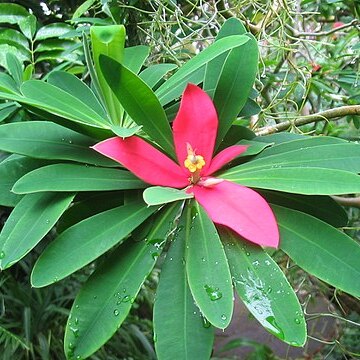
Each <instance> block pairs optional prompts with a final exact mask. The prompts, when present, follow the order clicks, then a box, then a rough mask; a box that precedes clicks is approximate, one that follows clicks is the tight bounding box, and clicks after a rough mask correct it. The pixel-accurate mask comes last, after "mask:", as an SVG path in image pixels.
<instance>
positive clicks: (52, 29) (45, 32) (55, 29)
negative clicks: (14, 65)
mask: <svg viewBox="0 0 360 360" xmlns="http://www.w3.org/2000/svg"><path fill="white" fill-rule="evenodd" d="M71 30H73V27H72V26H70V25H68V24H65V23H63V22H58V23H53V24H49V25H45V26H43V27H42V28H40V29H39V31H38V32H37V33H36V36H35V40H36V41H39V40H44V39H49V38H57V37H59V36H61V35H63V34H66V33H67V32H69V31H71Z"/></svg>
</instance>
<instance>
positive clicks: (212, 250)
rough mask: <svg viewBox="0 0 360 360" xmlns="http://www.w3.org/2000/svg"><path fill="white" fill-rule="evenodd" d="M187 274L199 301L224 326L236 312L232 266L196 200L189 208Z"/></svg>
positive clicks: (207, 315) (214, 321)
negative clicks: (234, 309) (234, 311)
mask: <svg viewBox="0 0 360 360" xmlns="http://www.w3.org/2000/svg"><path fill="white" fill-rule="evenodd" d="M185 216H186V227H185V230H184V231H185V232H186V235H185V241H186V253H185V261H186V273H187V278H188V283H189V287H190V290H191V293H192V295H193V297H194V299H195V302H196V304H197V305H198V307H199V308H200V310H201V312H202V313H203V314H204V316H205V318H206V319H208V320H209V322H210V323H211V324H213V325H214V326H216V327H218V328H221V329H224V328H226V327H227V326H228V325H229V323H230V320H231V317H232V312H233V289H232V282H231V275H230V270H229V265H228V263H227V260H226V256H225V252H224V248H223V246H222V244H221V241H220V238H219V235H218V233H217V231H216V228H215V225H214V224H213V222H212V221H211V220H210V218H209V217H208V215H207V214H206V212H205V210H203V209H202V208H201V207H200V205H199V204H198V203H196V202H192V203H191V205H189V206H188V208H187V209H186V213H185Z"/></svg>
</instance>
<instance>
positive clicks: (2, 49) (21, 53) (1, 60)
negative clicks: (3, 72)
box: [0, 42, 30, 70]
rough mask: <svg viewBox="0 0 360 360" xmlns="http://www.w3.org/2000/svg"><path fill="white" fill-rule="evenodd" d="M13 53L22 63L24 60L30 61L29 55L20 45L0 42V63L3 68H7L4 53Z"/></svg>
mask: <svg viewBox="0 0 360 360" xmlns="http://www.w3.org/2000/svg"><path fill="white" fill-rule="evenodd" d="M9 53H11V54H13V55H14V56H16V57H17V58H18V60H19V61H20V62H21V63H23V62H24V61H30V55H29V52H28V51H27V50H24V49H23V48H22V47H21V46H18V45H16V46H13V45H9V44H1V42H0V65H1V66H3V67H4V68H5V69H7V70H9V69H8V66H7V61H6V55H7V54H9Z"/></svg>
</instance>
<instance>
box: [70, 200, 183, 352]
mask: <svg viewBox="0 0 360 360" xmlns="http://www.w3.org/2000/svg"><path fill="white" fill-rule="evenodd" d="M174 209H175V210H176V211H178V206H177V207H174V206H173V207H168V208H167V209H164V210H163V211H161V212H160V213H159V214H158V220H159V221H158V222H157V223H156V225H155V226H154V227H153V229H152V231H151V234H150V238H156V239H162V240H164V239H166V237H167V235H168V233H169V222H170V223H171V222H172V220H173V216H174ZM159 251H161V248H159V247H158V246H155V245H153V244H152V243H151V242H147V243H146V242H145V241H139V242H133V241H131V240H128V241H127V242H126V243H125V244H123V245H121V246H120V247H118V248H117V249H116V250H115V251H114V252H113V253H112V254H111V255H110V257H109V258H107V259H105V260H104V262H103V263H102V264H101V265H100V266H99V267H98V269H97V270H96V271H95V273H94V274H93V275H92V276H91V277H90V278H89V280H88V281H87V282H86V284H85V285H84V286H83V287H82V289H81V290H80V292H79V294H78V296H77V297H76V299H75V302H74V304H73V307H72V309H71V313H70V317H69V320H68V323H67V327H66V333H65V341H64V342H65V351H66V352H67V358H68V359H76V358H77V357H80V358H86V357H88V356H89V355H91V354H92V353H93V352H95V351H96V350H97V349H98V348H99V347H100V346H102V345H103V344H104V343H105V342H106V341H107V340H108V339H109V338H110V337H111V336H112V335H113V334H114V333H115V331H116V330H117V329H118V328H119V327H120V326H121V324H122V322H123V321H124V320H125V318H126V316H127V315H128V313H129V311H130V309H131V307H132V304H133V302H134V300H135V298H136V296H137V294H138V292H139V290H140V288H141V286H142V284H143V283H144V281H145V279H146V278H147V276H148V275H149V273H150V272H151V270H152V268H153V267H154V265H155V263H156V260H157V256H158V254H159ZM154 254H156V255H154ZM99 319H101V326H99Z"/></svg>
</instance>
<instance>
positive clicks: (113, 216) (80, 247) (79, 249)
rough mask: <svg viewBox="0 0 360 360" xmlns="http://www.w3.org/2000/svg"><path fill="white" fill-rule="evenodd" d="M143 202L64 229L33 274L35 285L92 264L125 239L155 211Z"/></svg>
mask: <svg viewBox="0 0 360 360" xmlns="http://www.w3.org/2000/svg"><path fill="white" fill-rule="evenodd" d="M155 210H156V208H155V207H147V206H146V205H145V204H144V203H143V202H141V203H131V204H128V205H123V206H119V207H117V208H114V209H111V210H107V211H104V212H102V213H99V214H97V215H94V216H92V217H90V218H88V219H85V220H83V221H81V222H80V223H78V224H76V225H74V226H72V227H70V228H68V229H67V230H65V231H64V232H63V233H61V234H60V235H59V236H58V237H57V238H56V239H55V240H54V241H53V242H52V243H51V244H50V245H49V246H48V247H47V248H46V249H45V251H44V252H43V253H42V254H41V256H40V257H39V259H38V261H37V262H36V264H35V266H34V269H33V272H32V274H31V283H32V285H33V286H35V287H42V286H46V285H49V284H51V283H53V282H55V281H58V280H61V279H63V278H64V277H66V276H68V275H70V274H72V273H73V272H74V271H76V270H78V269H80V268H82V267H83V266H85V265H87V264H89V263H90V262H91V261H93V260H95V259H96V258H98V257H99V256H100V255H102V254H104V253H105V252H106V251H108V250H109V249H110V248H111V247H113V246H114V245H116V244H118V243H120V242H121V241H124V239H125V238H126V237H127V236H128V235H129V234H130V232H131V231H133V230H134V229H135V228H136V227H137V226H139V225H140V224H141V223H142V222H143V221H144V220H146V218H148V217H149V216H150V215H151V214H152V213H153V212H154V211H155Z"/></svg>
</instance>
